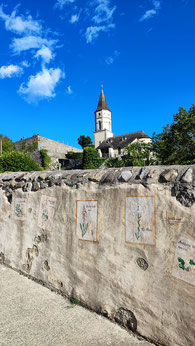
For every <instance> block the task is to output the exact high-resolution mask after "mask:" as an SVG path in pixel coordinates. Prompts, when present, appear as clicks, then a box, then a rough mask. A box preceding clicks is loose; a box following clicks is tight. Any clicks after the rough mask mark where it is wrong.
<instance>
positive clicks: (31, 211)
mask: <svg viewBox="0 0 195 346" xmlns="http://www.w3.org/2000/svg"><path fill="white" fill-rule="evenodd" d="M194 175H195V167H194V166H191V167H189V166H175V167H173V166H172V167H152V166H151V167H145V168H142V169H140V168H138V167H134V168H125V169H107V170H94V171H64V172H31V173H27V174H25V173H21V172H20V173H10V174H7V173H4V174H0V196H1V197H0V259H1V261H2V262H3V261H4V262H5V263H6V264H8V265H10V266H11V267H13V268H16V269H17V270H20V271H22V272H24V273H26V274H29V275H31V276H32V277H34V278H36V279H38V280H42V281H43V282H44V283H45V284H46V285H48V286H51V287H55V288H56V289H59V290H61V291H62V292H64V293H65V294H66V295H67V296H70V297H74V298H77V299H78V300H80V301H81V302H83V303H84V304H86V305H87V306H89V307H90V308H91V309H94V310H96V311H99V312H102V313H103V314H104V315H107V316H108V317H109V318H111V319H114V320H116V321H117V322H119V323H121V324H123V325H125V326H126V327H127V328H129V329H131V330H133V331H134V332H136V333H138V334H141V335H143V336H144V337H145V338H149V339H151V340H153V341H154V343H155V344H157V343H159V344H162V345H171V346H172V345H174V346H175V345H179V346H184V345H186V346H187V345H188V346H189V345H194V335H195V330H194V326H195V319H194V303H195V300H194V293H195V265H194V264H195V257H194V252H195V236H194V234H195V232H194V230H195V229H194V228H195V227H194V218H195V204H194V202H195V183H194ZM84 201H85V202H84ZM13 290H14V288H13ZM51 313H52V312H51ZM89 328H93V326H89Z"/></svg>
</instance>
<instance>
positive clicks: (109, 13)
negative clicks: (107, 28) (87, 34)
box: [92, 0, 116, 24]
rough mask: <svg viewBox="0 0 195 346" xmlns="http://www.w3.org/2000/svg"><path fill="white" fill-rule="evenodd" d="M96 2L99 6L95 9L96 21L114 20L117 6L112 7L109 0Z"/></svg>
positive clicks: (99, 22)
mask: <svg viewBox="0 0 195 346" xmlns="http://www.w3.org/2000/svg"><path fill="white" fill-rule="evenodd" d="M96 3H97V7H96V8H95V10H94V13H95V15H94V16H93V18H92V19H93V21H94V23H96V24H101V23H103V22H110V21H112V19H113V13H114V12H115V11H116V6H114V7H113V8H110V1H109V0H97V1H96Z"/></svg>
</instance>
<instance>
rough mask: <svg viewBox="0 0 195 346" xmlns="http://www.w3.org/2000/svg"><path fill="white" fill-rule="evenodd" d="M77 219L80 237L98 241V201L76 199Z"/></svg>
mask: <svg viewBox="0 0 195 346" xmlns="http://www.w3.org/2000/svg"><path fill="white" fill-rule="evenodd" d="M76 219H77V220H76V233H77V235H78V237H79V239H80V240H85V241H93V242H97V233H98V201H76Z"/></svg>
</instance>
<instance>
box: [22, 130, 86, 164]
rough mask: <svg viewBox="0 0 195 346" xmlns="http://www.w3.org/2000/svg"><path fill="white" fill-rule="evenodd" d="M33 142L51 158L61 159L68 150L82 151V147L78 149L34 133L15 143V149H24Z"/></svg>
mask: <svg viewBox="0 0 195 346" xmlns="http://www.w3.org/2000/svg"><path fill="white" fill-rule="evenodd" d="M34 142H37V144H38V148H37V149H38V150H40V149H46V150H47V151H48V155H49V156H51V157H52V158H56V159H63V158H65V155H66V154H67V153H68V152H69V151H73V152H79V153H80V152H82V149H78V148H75V147H72V146H70V145H66V144H64V143H60V142H57V141H53V140H52V139H48V138H45V137H42V136H39V135H34V136H33V137H30V138H26V139H23V140H21V141H18V142H16V143H15V146H16V150H19V151H20V150H25V149H27V148H28V147H29V146H31V145H32V144H33V143H34Z"/></svg>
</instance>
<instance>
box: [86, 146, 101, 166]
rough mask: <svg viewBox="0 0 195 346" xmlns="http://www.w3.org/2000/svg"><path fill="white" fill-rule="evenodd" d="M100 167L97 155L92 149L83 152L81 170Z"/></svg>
mask: <svg viewBox="0 0 195 346" xmlns="http://www.w3.org/2000/svg"><path fill="white" fill-rule="evenodd" d="M101 165H102V160H101V159H100V157H99V153H98V152H97V150H96V149H95V148H93V147H89V148H84V150H83V169H96V168H99V167H100V166H101Z"/></svg>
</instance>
